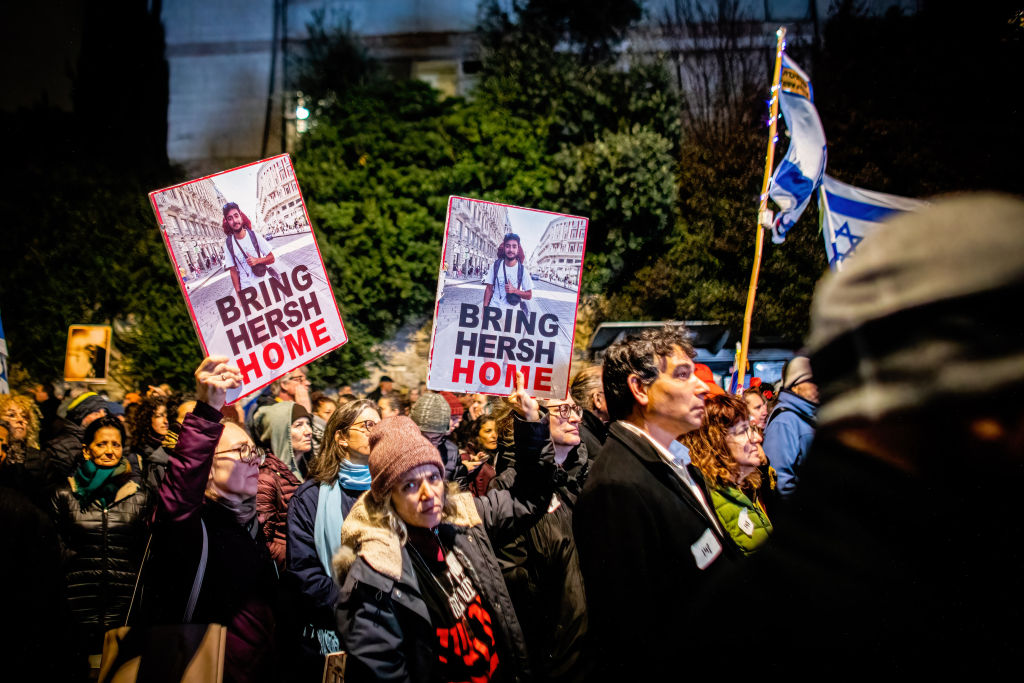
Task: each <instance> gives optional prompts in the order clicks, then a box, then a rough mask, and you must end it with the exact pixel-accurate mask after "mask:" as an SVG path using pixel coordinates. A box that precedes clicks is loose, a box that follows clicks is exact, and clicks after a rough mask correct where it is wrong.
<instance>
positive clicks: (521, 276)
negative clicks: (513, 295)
mask: <svg viewBox="0 0 1024 683" xmlns="http://www.w3.org/2000/svg"><path fill="white" fill-rule="evenodd" d="M516 287H518V288H519V289H522V288H523V262H522V261H520V262H519V284H518V285H516Z"/></svg>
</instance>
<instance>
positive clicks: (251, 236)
mask: <svg viewBox="0 0 1024 683" xmlns="http://www.w3.org/2000/svg"><path fill="white" fill-rule="evenodd" d="M249 241H251V242H252V248H253V249H255V250H256V256H263V254H262V252H260V245H259V242H257V241H256V232H255V231H254V230H253V229H252V228H249Z"/></svg>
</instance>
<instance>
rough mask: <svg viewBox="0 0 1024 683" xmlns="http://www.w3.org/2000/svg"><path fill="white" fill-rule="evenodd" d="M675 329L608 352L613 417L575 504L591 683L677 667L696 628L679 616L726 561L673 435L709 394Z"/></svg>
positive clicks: (704, 498) (691, 425) (685, 427)
mask: <svg viewBox="0 0 1024 683" xmlns="http://www.w3.org/2000/svg"><path fill="white" fill-rule="evenodd" d="M695 355H696V354H695V353H694V350H693V347H692V345H691V344H690V342H689V340H688V339H687V337H686V332H685V328H683V327H681V326H679V327H676V326H666V327H663V328H658V329H650V330H646V331H644V332H643V333H641V334H640V335H638V336H635V337H628V338H626V339H624V340H623V341H620V342H617V343H616V344H614V345H612V346H611V347H610V348H609V349H608V351H607V354H606V355H605V360H604V394H605V398H606V399H607V403H608V412H609V415H610V416H611V418H612V420H613V421H614V422H613V423H612V425H611V428H610V430H609V434H608V440H607V442H606V443H605V446H604V450H603V451H602V452H601V455H600V457H599V458H598V459H597V460H596V461H595V463H594V466H593V468H592V469H591V472H590V476H589V478H588V479H587V482H586V485H585V486H584V489H583V493H582V495H581V496H580V500H579V502H578V504H577V507H576V512H575V516H574V519H573V532H574V535H575V537H576V545H577V548H578V550H579V555H580V566H581V569H582V572H583V580H584V585H585V588H586V593H587V610H588V614H589V618H590V631H589V638H590V643H589V647H590V648H591V664H592V665H593V666H594V676H593V678H594V679H595V680H596V679H608V680H612V679H614V680H624V679H625V678H626V676H630V677H632V678H634V679H635V680H648V679H651V680H654V679H657V678H661V677H663V676H666V675H669V674H670V673H671V672H674V674H675V675H677V676H678V675H680V672H681V671H684V670H685V660H681V659H680V655H681V654H683V653H685V651H686V650H685V648H686V644H687V642H688V640H689V636H690V634H691V633H692V632H693V630H694V629H698V628H700V626H701V623H700V621H698V620H696V619H695V618H693V616H692V615H690V614H688V612H689V610H690V609H691V607H692V604H693V601H694V598H695V597H696V596H697V595H698V594H699V592H700V591H701V589H702V587H703V586H704V585H705V584H706V582H707V581H708V580H709V578H710V577H711V576H713V575H714V574H716V573H717V572H719V571H721V569H722V568H723V567H724V566H725V565H727V564H729V563H730V562H731V561H732V555H731V554H730V552H731V551H730V549H729V548H728V546H727V542H726V541H725V540H723V535H722V529H721V527H720V525H719V523H718V521H717V520H716V519H715V515H714V511H713V510H712V509H711V507H710V505H709V501H710V496H709V495H708V493H707V489H706V488H705V487H704V483H703V479H702V478H701V477H700V475H699V473H697V471H696V470H695V469H693V468H691V467H690V466H689V454H688V453H687V451H686V448H685V447H683V446H682V445H681V444H680V443H679V442H678V441H676V438H677V437H679V436H680V435H681V434H685V433H687V432H690V431H693V430H695V429H697V428H699V427H700V425H701V422H702V420H703V419H704V396H705V394H706V393H707V391H708V387H707V385H706V384H704V382H702V381H701V380H700V379H699V378H698V377H697V376H696V375H695V374H694V364H693V357H694V356H695Z"/></svg>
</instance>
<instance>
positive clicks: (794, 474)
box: [764, 389, 818, 498]
mask: <svg viewBox="0 0 1024 683" xmlns="http://www.w3.org/2000/svg"><path fill="white" fill-rule="evenodd" d="M817 410H818V406H817V405H815V404H814V403H811V402H810V401H808V400H807V399H805V398H802V397H800V396H797V395H796V394H794V393H793V392H791V391H789V390H788V389H783V390H782V391H781V392H779V402H778V403H777V404H776V406H775V408H774V409H773V410H772V413H771V415H769V416H768V422H767V424H766V425H765V428H764V452H765V455H767V456H768V462H769V463H770V464H771V466H772V467H774V468H775V472H776V475H777V476H778V481H777V483H776V487H775V490H776V492H777V493H778V495H779V496H780V497H782V498H785V497H786V496H789V495H791V494H792V493H793V491H794V490H795V489H796V486H797V482H798V481H799V479H800V469H801V468H802V467H803V465H804V462H805V461H806V460H807V452H808V450H810V447H811V441H813V440H814V425H815V421H814V420H815V414H816V413H817Z"/></svg>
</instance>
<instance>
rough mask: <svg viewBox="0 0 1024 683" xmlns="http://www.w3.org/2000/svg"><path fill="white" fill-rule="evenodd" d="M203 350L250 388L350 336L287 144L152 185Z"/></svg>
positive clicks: (242, 392)
mask: <svg viewBox="0 0 1024 683" xmlns="http://www.w3.org/2000/svg"><path fill="white" fill-rule="evenodd" d="M149 197H150V201H151V202H152V204H153V210H154V211H155V212H156V219H157V222H158V223H159V224H160V231H161V232H162V233H163V237H164V243H165V244H166V245H167V252H168V254H169V255H170V257H171V262H172V263H173V265H174V269H175V273H176V274H177V276H178V283H179V284H180V285H181V291H182V293H183V294H184V295H185V301H186V303H187V304H188V308H189V313H190V314H191V316H192V322H193V324H194V325H195V327H196V332H197V333H198V334H199V342H200V344H202V347H203V353H205V354H206V355H224V356H227V357H228V358H229V359H231V362H233V363H235V364H237V365H238V369H239V370H241V372H242V386H241V387H240V388H238V389H235V390H233V391H229V392H228V402H229V403H233V402H235V401H236V400H238V399H239V398H241V397H242V396H246V395H247V394H251V393H253V392H255V391H258V390H259V389H261V388H263V387H264V386H266V385H268V384H270V383H271V382H273V381H274V380H275V379H277V378H278V377H281V376H283V375H285V374H287V373H289V372H291V371H292V370H294V369H295V368H298V367H301V366H303V365H306V364H307V363H309V362H310V361H313V360H315V359H317V358H319V357H320V356H322V355H324V354H325V353H327V352H328V351H332V350H334V349H336V348H338V347H339V346H341V345H342V344H344V343H345V342H346V341H348V337H347V335H346V334H345V327H344V325H343V324H342V322H341V313H340V312H339V311H338V304H337V302H336V301H335V300H334V292H333V290H332V289H331V283H330V281H329V280H328V279H327V273H326V271H325V270H324V262H323V259H322V258H321V256H320V248H319V247H318V246H317V243H316V238H315V237H314V236H313V230H312V228H311V227H310V223H309V215H308V214H307V213H306V205H305V203H303V201H302V193H301V192H300V191H299V184H298V181H297V180H296V178H295V169H294V168H293V167H292V162H291V159H290V158H289V157H288V155H287V154H282V155H281V156H276V157H272V158H270V159H264V160H263V161H257V162H254V163H251V164H248V165H246V166H241V167H239V168H234V169H231V170H229V171H223V172H221V173H216V174H214V175H210V176H206V177H204V178H199V179H197V180H192V181H189V182H187V183H182V184H181V185H175V186H173V187H168V188H165V189H163V190H156V191H154V192H150V193H149Z"/></svg>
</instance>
